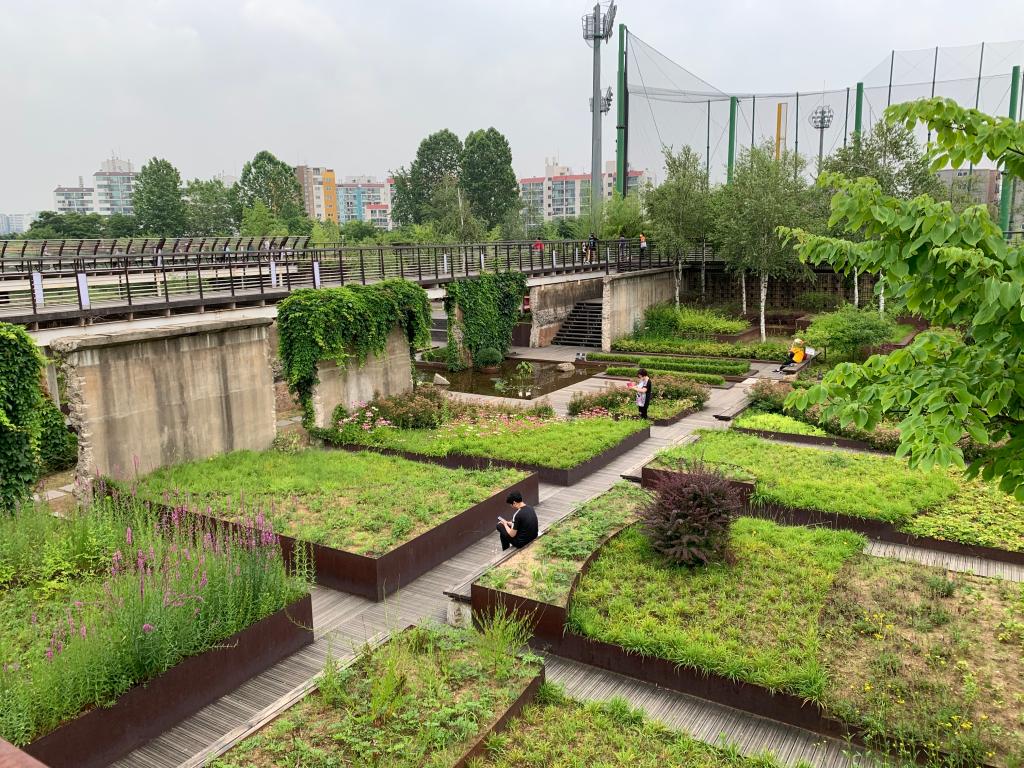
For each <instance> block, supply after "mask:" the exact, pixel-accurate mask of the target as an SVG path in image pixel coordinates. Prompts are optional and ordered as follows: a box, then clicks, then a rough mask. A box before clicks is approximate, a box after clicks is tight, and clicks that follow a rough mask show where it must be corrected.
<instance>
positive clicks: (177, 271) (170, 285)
mask: <svg viewBox="0 0 1024 768" xmlns="http://www.w3.org/2000/svg"><path fill="white" fill-rule="evenodd" d="M220 240H221V242H220V243H219V245H220V248H219V249H209V248H198V247H196V246H195V245H193V244H192V243H189V244H188V245H187V246H186V247H181V246H180V245H179V247H177V248H171V249H168V250H164V249H163V248H154V247H153V245H152V243H144V241H141V240H140V241H138V242H136V243H134V244H128V243H123V244H121V245H111V243H112V242H113V241H72V243H70V244H69V242H68V241H60V243H59V244H58V243H57V242H56V241H50V242H49V244H48V245H46V246H42V247H40V244H39V242H40V241H4V242H6V243H7V246H6V247H4V246H2V245H0V250H2V251H3V253H4V254H5V255H3V256H0V320H5V321H8V322H18V323H24V324H28V325H36V324H39V323H49V322H54V323H60V322H65V323H66V322H69V321H71V322H84V321H85V320H87V319H94V318H99V317H121V316H129V315H134V314H136V313H151V312H163V313H170V312H171V311H188V310H194V309H196V308H206V307H210V308H214V307H218V306H235V305H237V304H263V303H266V302H273V301H278V300H280V299H281V298H283V297H284V296H286V295H287V294H288V293H289V292H291V291H293V290H296V289H298V288H319V287H327V286H339V285H350V284H353V283H359V284H364V285H365V284H367V283H372V282H376V281H379V280H383V279H387V278H404V279H406V280H411V281H413V282H416V283H419V284H420V285H424V286H439V285H443V284H444V283H446V282H450V281H452V280H456V279H459V278H464V277H473V276H475V275H480V274H482V273H486V272H499V271H518V272H523V273H525V274H527V275H530V276H535V275H558V274H567V273H581V272H582V273H585V272H604V273H610V272H613V271H614V272H622V271H631V270H639V269H648V268H651V267H663V266H667V265H669V264H670V263H672V260H671V259H670V257H668V256H667V255H664V254H661V253H659V252H658V250H657V249H656V248H655V247H653V245H652V246H650V247H649V248H647V249H645V250H641V249H640V247H639V243H638V242H637V241H629V242H625V243H620V242H619V241H612V242H602V243H599V244H598V248H597V249H596V252H594V253H591V252H590V250H589V249H588V247H587V244H586V243H583V242H575V241H543V242H538V241H532V242H527V241H515V242H491V243H462V244H453V245H389V246H371V247H351V246H348V247H346V246H337V245H332V246H324V247H315V248H314V247H305V245H306V243H305V242H301V243H300V242H299V239H296V238H287V239H285V238H281V239H278V240H277V241H276V242H275V241H269V240H268V241H265V242H263V243H260V244H259V245H260V247H257V248H249V247H245V248H244V249H242V250H238V249H237V248H236V247H234V246H236V245H239V243H238V239H237V238H234V239H231V240H226V239H220ZM100 242H104V247H100V246H99V245H98V244H99V243H100ZM23 243H34V247H28V246H24V247H21V246H22V245H23ZM11 244H15V245H17V246H19V247H18V248H12V247H11ZM208 244H209V243H207V245H208ZM215 244H217V243H215ZM241 244H242V245H244V246H250V245H252V241H250V242H247V243H241ZM299 245H301V246H303V247H298V246H299ZM687 260H696V261H699V260H700V252H699V251H696V252H695V253H694V254H688V255H687Z"/></svg>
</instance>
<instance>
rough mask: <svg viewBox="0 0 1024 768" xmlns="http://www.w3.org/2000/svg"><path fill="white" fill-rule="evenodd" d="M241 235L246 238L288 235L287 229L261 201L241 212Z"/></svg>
mask: <svg viewBox="0 0 1024 768" xmlns="http://www.w3.org/2000/svg"><path fill="white" fill-rule="evenodd" d="M241 234H242V235H244V236H246V237H276V236H280V235H287V234H288V227H287V226H285V224H284V223H282V222H281V220H280V219H279V218H277V216H275V215H274V212H273V211H271V210H270V208H269V207H267V204H266V203H264V202H263V201H262V200H257V201H256V202H255V203H253V205H252V207H251V208H246V209H245V210H244V211H243V212H242V228H241Z"/></svg>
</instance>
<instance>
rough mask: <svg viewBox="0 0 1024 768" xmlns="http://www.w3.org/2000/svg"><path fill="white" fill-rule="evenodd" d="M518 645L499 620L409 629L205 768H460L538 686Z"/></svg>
mask: <svg viewBox="0 0 1024 768" xmlns="http://www.w3.org/2000/svg"><path fill="white" fill-rule="evenodd" d="M524 643H525V637H524V635H523V633H522V631H521V624H520V625H517V624H516V623H515V622H512V623H510V622H506V621H502V620H500V619H499V620H495V621H493V622H490V623H486V624H485V626H483V627H482V629H481V631H480V632H475V631H472V630H457V629H452V628H447V627H415V628H410V629H408V630H406V631H405V632H402V633H400V634H398V635H396V636H395V637H393V638H392V639H391V640H390V641H389V642H388V643H386V644H384V645H382V646H380V647H378V648H376V649H374V650H372V651H364V652H363V653H362V654H361V655H360V657H359V659H358V661H357V662H356V663H355V664H354V665H352V666H350V667H346V668H342V667H340V666H339V665H338V664H337V663H336V662H333V663H332V662H329V663H328V666H327V670H326V671H325V674H324V676H323V677H322V678H321V680H320V683H319V689H318V691H317V692H316V693H313V694H311V695H309V696H307V697H306V698H304V699H303V700H301V701H300V702H299V703H298V704H296V705H295V706H293V707H291V709H288V710H287V711H285V712H284V713H283V714H281V715H280V716H278V717H277V719H276V720H274V721H273V722H271V723H270V724H269V725H267V726H266V727H265V728H263V729H262V730H261V731H260V732H259V733H257V734H256V735H254V736H251V737H250V738H248V739H246V740H245V741H243V742H242V743H240V744H238V745H236V746H234V747H233V748H232V749H231V750H230V751H229V752H227V753H226V754H225V755H224V756H223V757H221V758H219V759H217V760H215V761H213V763H212V764H211V768H243V766H244V767H245V768H271V767H274V768H277V767H279V768H294V766H297V765H298V766H348V765H351V766H357V765H358V766H380V768H384V767H385V766H387V768H412V767H413V766H416V767H417V768H419V767H420V766H426V767H427V768H453V766H460V767H461V766H464V765H465V764H466V762H467V760H468V758H469V757H471V756H473V755H479V754H481V753H482V752H483V749H484V743H483V740H484V738H485V737H487V736H489V735H490V734H491V733H492V732H494V731H496V730H500V729H501V728H502V727H504V726H505V723H506V720H507V719H508V718H509V717H510V716H513V715H515V714H518V712H519V710H520V709H521V708H522V706H523V705H524V704H526V703H527V702H528V701H530V700H531V699H532V698H533V696H534V695H535V693H536V691H537V690H538V688H539V687H540V685H541V683H542V682H543V679H544V674H543V666H542V664H541V660H540V658H539V657H537V656H533V655H526V656H520V655H517V652H518V651H519V650H520V648H521V647H522V645H523V644H524Z"/></svg>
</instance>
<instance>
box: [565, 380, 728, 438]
mask: <svg viewBox="0 0 1024 768" xmlns="http://www.w3.org/2000/svg"><path fill="white" fill-rule="evenodd" d="M654 387H655V397H654V399H653V400H652V401H651V404H650V406H649V410H648V412H647V416H648V420H649V421H650V422H651V423H652V424H654V425H655V426H658V427H667V426H669V425H671V424H675V423H676V422H678V421H680V420H681V419H683V418H685V417H686V416H689V415H690V414H692V413H696V412H697V411H699V410H700V409H701V408H703V407H704V403H705V402H707V398H708V394H709V392H708V389H707V387H705V386H704V385H702V384H698V383H696V382H693V381H688V380H686V379H684V378H681V377H677V376H666V377H665V378H663V379H658V381H657V382H655V385H654ZM635 401H636V393H635V392H634V391H633V390H632V389H630V388H629V387H609V388H607V389H605V390H601V391H598V392H587V393H584V392H575V393H573V396H572V399H571V400H570V401H569V408H568V411H569V415H570V416H591V417H595V416H609V415H610V416H614V417H616V418H633V417H637V413H638V412H637V409H636V404H635Z"/></svg>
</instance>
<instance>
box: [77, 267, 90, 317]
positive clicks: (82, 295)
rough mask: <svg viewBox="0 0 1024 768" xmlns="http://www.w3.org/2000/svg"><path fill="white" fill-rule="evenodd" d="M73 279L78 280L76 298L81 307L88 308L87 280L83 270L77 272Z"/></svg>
mask: <svg viewBox="0 0 1024 768" xmlns="http://www.w3.org/2000/svg"><path fill="white" fill-rule="evenodd" d="M75 279H76V281H77V282H78V300H79V301H80V302H81V303H82V309H89V280H88V279H87V278H86V276H85V272H78V273H77V274H76V275H75Z"/></svg>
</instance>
